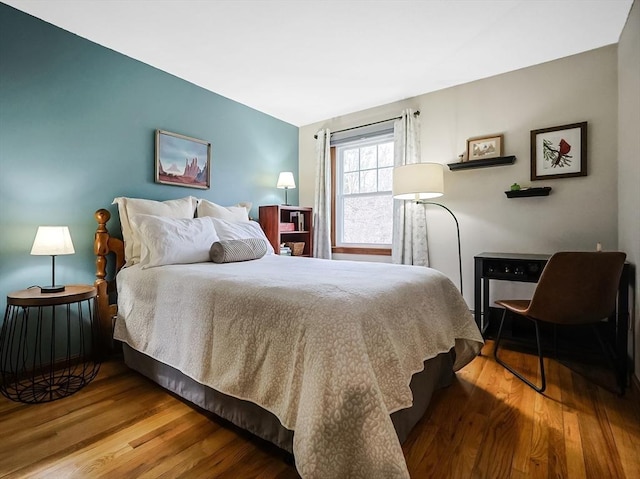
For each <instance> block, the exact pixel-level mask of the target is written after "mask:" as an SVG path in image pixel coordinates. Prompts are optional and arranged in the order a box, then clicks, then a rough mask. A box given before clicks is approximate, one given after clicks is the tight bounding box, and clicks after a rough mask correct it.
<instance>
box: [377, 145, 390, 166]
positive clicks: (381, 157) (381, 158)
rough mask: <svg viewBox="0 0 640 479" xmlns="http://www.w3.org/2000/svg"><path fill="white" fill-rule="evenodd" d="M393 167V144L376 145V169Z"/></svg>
mask: <svg viewBox="0 0 640 479" xmlns="http://www.w3.org/2000/svg"><path fill="white" fill-rule="evenodd" d="M383 166H393V142H389V143H382V144H380V145H378V168H380V167H383Z"/></svg>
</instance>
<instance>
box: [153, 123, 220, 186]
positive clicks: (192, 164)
mask: <svg viewBox="0 0 640 479" xmlns="http://www.w3.org/2000/svg"><path fill="white" fill-rule="evenodd" d="M156 183H162V184H164V185H175V186H188V187H190V188H201V189H209V187H210V186H211V143H209V142H207V141H203V140H198V139H196V138H191V137H188V136H184V135H179V134H178V133H170V132H168V131H164V130H156Z"/></svg>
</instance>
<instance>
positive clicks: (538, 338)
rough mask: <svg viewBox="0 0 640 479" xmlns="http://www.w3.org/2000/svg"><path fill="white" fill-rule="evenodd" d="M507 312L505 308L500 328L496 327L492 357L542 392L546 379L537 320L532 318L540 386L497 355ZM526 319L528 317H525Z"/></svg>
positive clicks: (535, 389) (528, 384)
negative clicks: (496, 334)
mask: <svg viewBox="0 0 640 479" xmlns="http://www.w3.org/2000/svg"><path fill="white" fill-rule="evenodd" d="M507 312H508V310H507V309H505V310H504V313H503V314H502V321H500V328H499V329H498V336H497V337H496V344H495V347H494V349H493V357H494V358H495V360H496V362H497V363H498V364H500V365H501V366H502V367H504V368H505V369H506V370H507V371H509V372H511V373H512V374H513V375H514V376H515V377H517V378H518V379H520V380H521V381H522V382H524V383H525V384H526V385H527V386H529V387H530V388H532V389H533V390H534V391H537V392H539V393H541V392H544V390H545V389H546V388H547V380H546V376H545V373H544V360H543V357H542V347H541V345H540V328H539V327H538V321H536V320H532V321H533V323H534V325H535V328H536V345H537V346H538V360H539V361H540V379H541V386H539V387H538V386H536V385H535V384H533V383H532V382H531V381H529V380H528V379H527V378H525V377H524V376H523V375H522V374H520V373H519V372H518V371H516V370H515V369H513V368H512V367H511V366H509V365H508V364H507V363H505V362H504V361H503V360H502V359H500V358H499V357H498V348H499V347H500V340H501V339H502V327H503V326H504V320H505V318H506V317H507ZM527 319H530V318H527Z"/></svg>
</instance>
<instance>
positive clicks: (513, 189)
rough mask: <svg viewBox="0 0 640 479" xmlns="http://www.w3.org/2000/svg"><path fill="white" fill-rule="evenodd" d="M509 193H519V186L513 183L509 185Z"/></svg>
mask: <svg viewBox="0 0 640 479" xmlns="http://www.w3.org/2000/svg"><path fill="white" fill-rule="evenodd" d="M510 189H511V191H520V185H519V184H518V183H514V184H512V185H511V188H510Z"/></svg>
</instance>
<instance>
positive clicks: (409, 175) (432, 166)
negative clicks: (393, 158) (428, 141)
mask: <svg viewBox="0 0 640 479" xmlns="http://www.w3.org/2000/svg"><path fill="white" fill-rule="evenodd" d="M443 194H444V170H443V168H442V165H441V164H440V163H412V164H410V165H402V166H397V167H395V168H394V169H393V197H394V198H396V199H398V200H428V199H430V198H437V197H439V196H442V195H443Z"/></svg>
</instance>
